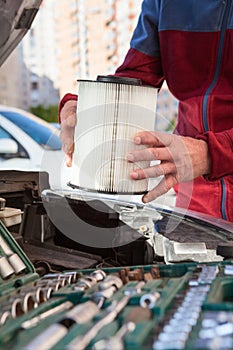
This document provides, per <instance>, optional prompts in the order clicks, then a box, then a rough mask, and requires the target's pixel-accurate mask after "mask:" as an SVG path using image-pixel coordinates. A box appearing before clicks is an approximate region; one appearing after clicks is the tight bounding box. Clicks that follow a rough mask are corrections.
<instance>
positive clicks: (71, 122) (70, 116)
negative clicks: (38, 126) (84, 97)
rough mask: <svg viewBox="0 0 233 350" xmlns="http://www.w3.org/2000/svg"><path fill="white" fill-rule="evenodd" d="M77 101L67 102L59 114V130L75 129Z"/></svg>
mask: <svg viewBox="0 0 233 350" xmlns="http://www.w3.org/2000/svg"><path fill="white" fill-rule="evenodd" d="M76 111H77V101H73V100H71V101H67V102H66V103H65V105H64V106H63V108H62V110H61V113H60V120H61V128H62V127H63V126H67V127H75V125H76Z"/></svg>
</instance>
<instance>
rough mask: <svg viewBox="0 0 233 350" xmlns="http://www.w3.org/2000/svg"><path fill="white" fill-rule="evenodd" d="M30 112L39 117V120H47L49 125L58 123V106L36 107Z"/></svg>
mask: <svg viewBox="0 0 233 350" xmlns="http://www.w3.org/2000/svg"><path fill="white" fill-rule="evenodd" d="M29 110H30V112H32V113H33V114H35V115H36V116H38V117H39V118H41V119H43V120H46V121H47V122H49V123H57V122H58V106H57V105H51V106H48V107H44V106H43V105H38V106H35V107H30V109H29Z"/></svg>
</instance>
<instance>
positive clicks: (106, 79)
mask: <svg viewBox="0 0 233 350" xmlns="http://www.w3.org/2000/svg"><path fill="white" fill-rule="evenodd" d="M96 81H99V82H102V83H115V84H125V85H137V86H141V85H142V81H141V80H140V79H135V78H127V77H117V76H109V75H98V76H97V78H96Z"/></svg>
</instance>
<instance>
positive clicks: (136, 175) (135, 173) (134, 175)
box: [131, 171, 138, 179]
mask: <svg viewBox="0 0 233 350" xmlns="http://www.w3.org/2000/svg"><path fill="white" fill-rule="evenodd" d="M131 177H132V178H133V179H138V173H137V172H136V171H134V172H133V173H131Z"/></svg>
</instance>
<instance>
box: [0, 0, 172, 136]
mask: <svg viewBox="0 0 233 350" xmlns="http://www.w3.org/2000/svg"><path fill="white" fill-rule="evenodd" d="M141 3H142V0H98V1H97V0H59V1H56V0H44V1H43V3H42V6H41V8H40V10H39V13H38V15H37V17H36V19H35V21H34V23H33V25H32V28H31V30H30V31H29V33H28V34H27V35H26V37H25V38H24V39H23V41H22V44H21V45H20V46H19V47H18V48H17V50H15V51H14V53H13V54H12V55H11V57H10V58H9V59H8V61H7V62H6V63H5V64H4V65H3V67H1V69H0V78H1V79H0V103H4V104H8V105H13V106H18V107H21V108H24V109H28V108H29V107H30V106H36V105H38V104H42V105H44V106H48V105H51V104H58V102H59V99H60V97H62V96H63V95H64V94H65V93H66V92H73V93H75V92H76V91H77V79H95V78H96V76H97V75H98V74H112V73H114V71H115V69H116V68H117V67H118V66H119V65H120V64H121V63H122V61H123V59H124V56H125V54H126V53H127V51H128V49H129V42H130V38H131V36H132V32H133V29H134V28H135V25H136V22H137V20H138V16H139V13H140V8H141ZM9 72H11V73H10V74H9ZM19 82H20V83H19ZM176 110H177V101H176V100H175V99H174V97H173V96H172V95H171V94H170V92H169V91H168V89H167V87H166V85H164V87H163V89H161V90H160V93H159V97H158V109H157V115H158V118H157V120H158V125H157V126H156V128H157V129H162V130H163V129H165V130H167V129H169V128H171V126H169V123H170V122H169V121H170V120H173V119H174V118H175V117H176Z"/></svg>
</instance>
